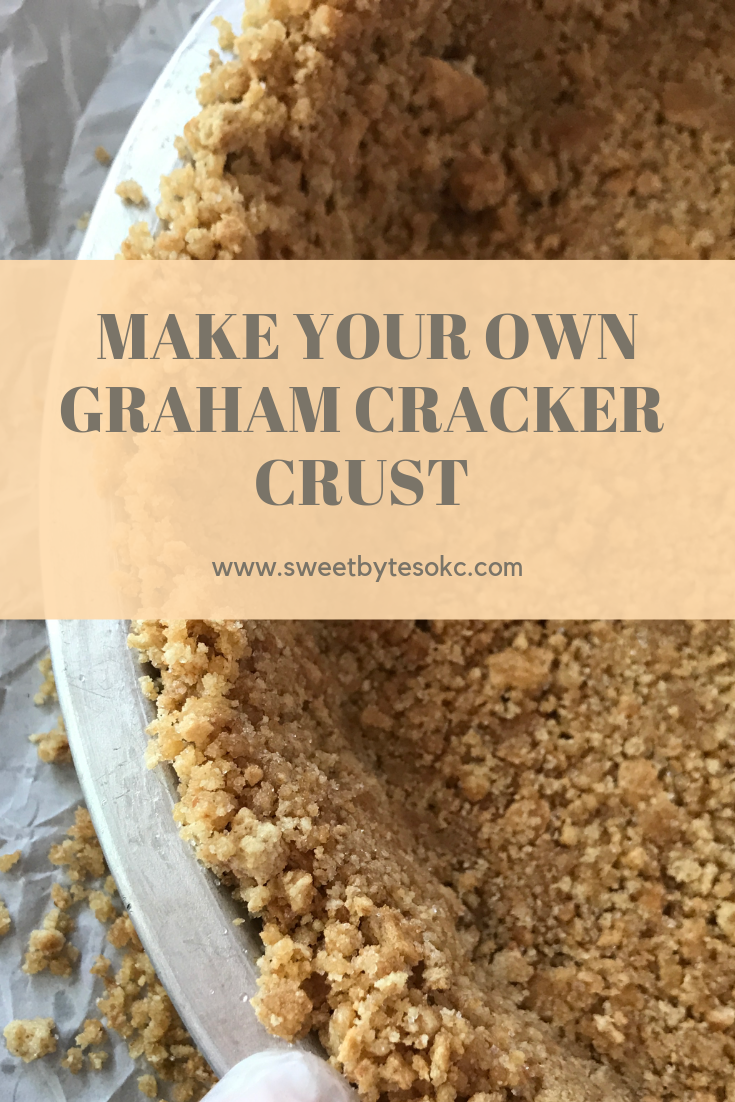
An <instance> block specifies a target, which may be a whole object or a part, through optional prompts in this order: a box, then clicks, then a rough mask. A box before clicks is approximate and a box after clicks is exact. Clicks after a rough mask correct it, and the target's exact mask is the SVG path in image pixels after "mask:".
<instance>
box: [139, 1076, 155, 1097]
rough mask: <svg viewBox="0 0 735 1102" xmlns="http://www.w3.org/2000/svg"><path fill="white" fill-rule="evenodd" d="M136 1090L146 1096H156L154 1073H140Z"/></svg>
mask: <svg viewBox="0 0 735 1102" xmlns="http://www.w3.org/2000/svg"><path fill="white" fill-rule="evenodd" d="M138 1090H139V1091H140V1092H141V1094H144V1095H145V1096H146V1098H157V1097H158V1083H157V1082H156V1077H155V1075H141V1076H140V1077H139V1079H138Z"/></svg>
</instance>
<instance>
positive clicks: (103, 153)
mask: <svg viewBox="0 0 735 1102" xmlns="http://www.w3.org/2000/svg"><path fill="white" fill-rule="evenodd" d="M94 159H95V160H96V161H99V163H100V164H101V165H103V166H104V167H105V168H107V166H108V165H109V164H110V163H111V161H112V157H111V156H110V154H109V153H108V152H107V150H106V149H105V147H104V146H103V145H98V146H97V148H96V149H95V151H94Z"/></svg>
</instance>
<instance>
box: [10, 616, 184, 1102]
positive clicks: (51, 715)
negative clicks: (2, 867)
mask: <svg viewBox="0 0 735 1102" xmlns="http://www.w3.org/2000/svg"><path fill="white" fill-rule="evenodd" d="M45 652H46V631H45V627H44V625H43V624H42V623H29V622H27V621H23V620H15V621H7V620H6V621H0V750H1V752H2V759H1V760H2V764H1V765H0V853H9V852H13V851H14V850H16V849H20V850H21V851H22V857H21V860H20V862H19V863H18V864H17V865H15V867H14V868H13V869H12V870H11V871H10V872H8V873H0V898H2V899H3V900H4V901H5V903H6V905H7V908H8V910H9V911H10V915H11V919H12V922H13V925H12V928H11V931H10V933H8V934H7V935H6V936H5V937H3V938H0V1100H1V1102H11V1100H12V1102H113V1100H114V1102H143V1095H142V1094H141V1093H140V1091H139V1090H138V1086H137V1077H138V1076H139V1075H142V1074H144V1073H145V1072H150V1070H151V1069H150V1068H149V1067H144V1066H143V1063H142V1061H141V1063H140V1065H139V1066H136V1065H135V1064H134V1063H133V1061H132V1060H131V1059H130V1057H129V1056H128V1051H127V1048H126V1046H125V1042H124V1041H123V1040H122V1039H121V1038H119V1037H118V1036H117V1034H116V1033H112V1032H110V1033H109V1043H108V1044H106V1045H105V1046H104V1047H105V1050H106V1051H108V1052H110V1053H111V1056H110V1059H109V1060H108V1062H107V1064H105V1066H104V1068H103V1069H102V1070H101V1071H99V1072H95V1071H83V1072H81V1073H80V1074H79V1075H76V1076H75V1075H72V1074H71V1073H70V1072H68V1071H66V1070H65V1069H64V1068H62V1067H61V1066H60V1060H61V1057H62V1056H63V1055H64V1053H65V1051H66V1049H67V1048H68V1047H69V1046H70V1045H73V1044H74V1036H75V1035H76V1034H77V1033H79V1032H80V1030H81V1029H82V1027H83V1025H84V1019H85V1018H97V1017H100V1014H99V1011H98V1010H97V1007H96V1004H95V999H96V998H97V997H98V996H99V995H101V994H102V993H103V990H104V988H103V984H102V980H101V979H100V978H99V977H97V976H90V974H89V969H90V968H91V966H92V964H93V963H94V958H95V957H96V956H97V955H98V954H99V953H104V954H105V956H107V957H109V958H110V959H112V960H113V961H115V960H116V959H119V957H118V954H117V953H116V951H115V950H114V949H112V947H111V946H110V945H108V943H107V942H106V941H105V928H104V927H103V926H102V925H101V924H100V923H99V922H97V920H96V919H95V918H94V916H93V915H92V912H91V911H90V910H89V908H88V907H85V906H82V907H80V906H79V905H77V906H74V907H73V908H72V914H73V917H74V918H75V920H77V929H76V931H75V932H74V933H73V934H72V935H71V941H72V943H73V944H74V945H76V946H77V947H78V948H79V949H81V952H82V955H81V958H80V960H79V962H78V964H77V965H76V967H75V969H74V972H73V973H72V975H71V976H70V977H68V978H63V977H57V976H52V975H50V974H49V973H48V972H42V973H40V974H39V975H36V976H27V975H25V974H24V973H23V972H22V971H21V970H20V966H21V964H22V960H23V954H24V953H25V950H26V947H27V944H28V935H29V934H30V931H31V930H32V929H34V928H36V927H37V926H39V925H40V922H41V920H42V918H43V916H44V914H45V913H46V911H47V910H50V908H51V900H50V890H51V884H52V883H53V881H54V880H55V879H58V880H60V879H63V877H62V875H61V870H59V869H57V868H54V866H53V865H51V864H50V862H49V861H48V857H47V855H48V851H49V849H50V847H51V845H53V843H55V842H60V841H61V840H62V838H63V837H64V835H65V833H66V831H67V829H68V828H69V826H71V823H72V822H73V819H74V808H76V807H78V806H79V804H80V803H81V802H82V794H81V790H80V788H79V784H78V783H77V779H76V774H75V773H74V767H73V766H72V765H60V764H57V765H48V764H45V763H43V762H41V761H39V759H38V755H37V753H36V747H35V746H33V745H32V744H31V743H30V742H29V741H28V736H29V735H30V734H33V733H34V732H36V731H48V730H50V729H51V728H52V727H53V726H54V725H55V723H56V716H57V715H58V705H57V704H47V705H45V706H44V707H42V708H38V707H36V705H34V703H33V696H34V693H36V692H38V689H39V686H40V684H41V680H42V678H41V675H40V674H39V672H38V669H37V663H38V660H39V658H41V657H42V656H43V655H44V654H45ZM116 903H117V905H118V907H120V902H119V900H116ZM37 1017H40V1018H55V1020H56V1023H57V1025H58V1028H59V1045H58V1050H57V1052H56V1054H55V1055H53V1056H47V1057H44V1058H43V1059H41V1060H36V1061H35V1062H34V1063H31V1064H27V1065H24V1064H23V1063H22V1062H21V1061H20V1060H18V1059H15V1058H14V1057H12V1056H9V1055H8V1052H7V1050H6V1048H5V1043H4V1041H3V1039H2V1036H1V1034H2V1030H3V1029H4V1027H5V1026H6V1025H7V1023H8V1022H9V1021H11V1020H12V1019H13V1018H37ZM161 1086H162V1084H160V1083H159V1088H160V1087H161ZM160 1096H161V1097H167V1092H166V1091H163V1090H162V1091H161V1095H160Z"/></svg>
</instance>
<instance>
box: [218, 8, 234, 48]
mask: <svg viewBox="0 0 735 1102" xmlns="http://www.w3.org/2000/svg"><path fill="white" fill-rule="evenodd" d="M212 26H213V27H216V28H217V31H218V32H219V33H218V36H217V44H218V46H219V48H220V50H228V51H230V52H232V51H233V50H234V49H235V32H234V31H233V29H232V23H230V21H229V20H228V19H225V18H224V16H222V15H215V17H214V19H213V20H212Z"/></svg>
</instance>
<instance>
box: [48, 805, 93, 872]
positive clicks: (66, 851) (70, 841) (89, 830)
mask: <svg viewBox="0 0 735 1102" xmlns="http://www.w3.org/2000/svg"><path fill="white" fill-rule="evenodd" d="M49 861H50V862H51V864H52V865H61V866H63V867H64V868H65V871H66V874H67V876H68V877H69V879H70V880H71V881H72V882H73V884H75V885H76V884H83V883H84V882H85V881H87V880H90V879H97V878H98V877H102V876H104V875H105V874H106V872H107V865H106V864H105V858H104V856H103V853H102V847H101V846H100V844H99V842H98V841H97V835H96V834H95V832H94V827H93V826H92V820H91V818H90V815H89V812H88V811H87V809H86V807H78V808H77V810H76V811H75V812H74V823H73V825H72V826H71V827H70V828H69V830H68V831H67V837H66V839H65V840H64V841H63V842H60V843H58V844H57V845H54V846H52V847H51V849H50V850H49ZM72 891H73V888H72Z"/></svg>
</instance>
